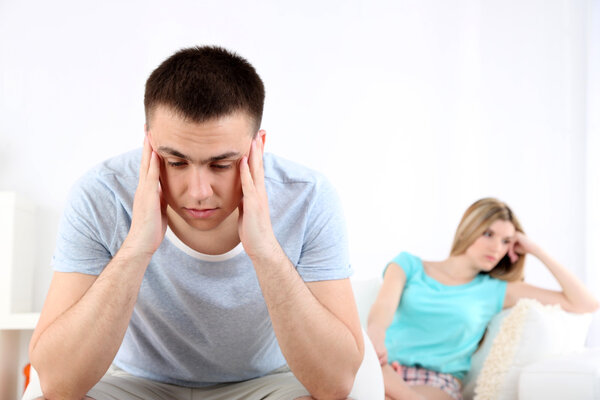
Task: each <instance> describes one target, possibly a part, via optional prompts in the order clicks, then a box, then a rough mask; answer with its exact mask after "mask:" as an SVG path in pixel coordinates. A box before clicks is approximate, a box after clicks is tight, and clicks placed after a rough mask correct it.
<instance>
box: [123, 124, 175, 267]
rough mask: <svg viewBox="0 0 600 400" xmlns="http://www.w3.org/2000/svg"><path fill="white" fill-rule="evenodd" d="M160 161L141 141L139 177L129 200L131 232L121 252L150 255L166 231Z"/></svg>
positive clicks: (147, 142)
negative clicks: (131, 202) (142, 146)
mask: <svg viewBox="0 0 600 400" xmlns="http://www.w3.org/2000/svg"><path fill="white" fill-rule="evenodd" d="M159 178H160V158H159V155H158V154H157V153H156V152H155V151H154V150H153V149H152V146H151V144H150V141H149V139H148V135H146V137H145V138H144V149H143V150H142V162H141V164H140V177H139V181H138V187H137V189H136V191H135V197H134V200H133V215H132V217H131V228H130V229H129V234H128V235H127V238H126V239H125V241H124V243H123V246H122V247H121V248H122V249H127V250H131V251H134V252H137V253H140V254H147V255H150V256H151V255H152V254H154V252H155V251H156V250H157V249H158V247H159V246H160V243H161V242H162V241H163V238H164V236H165V232H166V230H167V215H166V209H167V204H166V202H165V200H164V198H163V195H162V189H161V186H160V179H159Z"/></svg>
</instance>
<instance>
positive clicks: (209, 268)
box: [53, 150, 352, 387]
mask: <svg viewBox="0 0 600 400" xmlns="http://www.w3.org/2000/svg"><path fill="white" fill-rule="evenodd" d="M140 158H141V151H140V150H136V151H132V152H129V153H126V154H124V155H121V156H118V157H115V158H112V159H110V160H108V161H106V162H104V163H103V164H101V165H99V166H97V167H96V168H94V169H92V170H91V171H90V172H88V173H87V174H86V175H85V176H84V177H83V178H82V179H80V180H79V181H78V182H77V184H76V185H75V186H74V188H73V189H72V191H71V194H70V197H69V199H68V202H67V206H66V209H65V212H64V215H63V217H62V220H61V223H60V226H59V232H58V238H57V245H56V251H55V254H54V257H53V267H54V269H55V270H56V271H61V272H80V273H84V274H91V275H98V274H100V273H101V272H102V270H103V269H104V267H105V266H106V265H107V264H108V263H109V262H110V260H111V258H112V257H113V256H114V255H115V253H116V252H117V251H118V250H119V248H120V246H121V244H122V243H123V240H124V239H125V237H126V235H127V233H128V231H129V227H130V225H131V211H132V204H133V196H134V193H135V189H136V186H137V182H138V169H139V165H140ZM264 166H265V185H266V189H267V193H268V196H269V208H270V215H271V222H272V225H273V230H274V232H275V236H276V237H277V240H278V241H279V243H280V244H281V247H282V248H283V250H284V251H285V254H286V255H287V256H288V258H289V259H290V260H291V262H292V263H293V265H295V266H296V270H297V271H298V273H299V274H300V276H301V277H302V279H303V280H304V281H306V282H311V281H320V280H333V279H344V278H348V277H349V276H350V275H351V272H352V271H351V268H350V263H349V256H348V243H347V234H346V228H345V223H344V218H343V215H342V211H341V207H340V202H339V200H338V197H337V195H336V193H335V191H334V189H333V188H332V186H331V185H330V184H329V182H328V181H327V180H326V179H324V178H323V177H322V176H321V175H320V174H318V173H316V172H314V171H311V170H309V169H307V168H305V167H302V166H299V165H297V164H294V163H292V162H289V161H286V160H283V159H281V158H278V157H275V156H273V155H270V154H266V155H265V156H264ZM89 328H90V329H94V327H93V326H91V327H89ZM298 334H301V333H300V332H299V333H298ZM285 363H286V361H285V359H284V357H283V355H282V354H281V350H280V349H279V345H278V343H277V339H276V337H275V334H274V332H273V327H272V325H271V320H270V318H269V314H268V312H267V307H266V304H265V301H264V298H263V296H262V292H261V290H260V287H259V284H258V279H257V277H256V273H255V270H254V267H253V265H252V263H251V261H250V258H249V257H248V256H247V255H246V253H245V252H244V249H243V246H242V245H241V243H240V245H239V246H237V247H236V248H234V249H232V250H231V251H229V252H228V253H226V254H222V255H217V256H210V255H205V254H201V253H198V252H196V251H194V250H193V249H191V248H189V247H187V246H186V245H185V244H184V243H183V242H181V241H180V240H179V239H178V238H177V237H176V236H175V235H174V234H173V233H172V232H171V231H168V232H167V235H166V237H165V240H163V242H162V244H161V245H160V247H159V249H158V250H157V251H156V253H155V254H154V256H153V257H152V260H151V262H150V264H149V266H148V269H147V270H146V273H145V275H144V279H143V282H142V286H141V288H140V292H139V297H138V300H137V303H136V305H135V309H134V311H133V315H132V317H131V321H130V323H129V328H128V329H127V332H126V334H125V337H124V339H123V343H122V345H121V347H120V349H119V352H118V353H117V355H116V358H115V360H114V364H115V365H116V366H118V367H119V368H122V369H123V370H125V371H127V372H129V373H131V374H134V375H136V376H140V377H144V378H148V379H153V380H157V381H161V382H166V383H171V384H175V385H181V386H188V387H201V386H206V385H211V384H215V383H222V382H233V381H242V380H247V379H251V378H255V377H258V376H261V375H264V374H266V373H268V372H270V371H272V370H274V369H276V368H279V367H281V366H283V365H285Z"/></svg>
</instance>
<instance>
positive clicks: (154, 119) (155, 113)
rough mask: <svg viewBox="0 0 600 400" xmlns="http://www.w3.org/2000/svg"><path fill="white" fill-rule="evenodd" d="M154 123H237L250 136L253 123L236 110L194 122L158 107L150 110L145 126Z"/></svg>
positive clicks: (200, 124) (252, 132)
mask: <svg viewBox="0 0 600 400" xmlns="http://www.w3.org/2000/svg"><path fill="white" fill-rule="evenodd" d="M156 123H171V124H187V125H196V126H203V125H215V124H222V123H237V124H238V125H243V126H244V127H245V128H247V130H248V132H249V133H250V134H254V133H255V132H254V131H255V130H256V128H255V126H254V125H255V121H254V119H253V118H252V117H251V116H250V114H248V113H247V112H246V111H243V110H237V111H233V112H231V113H229V114H224V115H218V116H214V117H210V118H207V119H204V120H195V119H192V118H189V116H186V115H185V114H184V113H182V112H179V111H178V110H176V109H175V108H173V107H168V106H163V105H159V106H157V107H155V108H154V110H152V111H151V112H150V113H149V115H148V121H147V124H148V126H149V127H151V126H152V125H155V124H156Z"/></svg>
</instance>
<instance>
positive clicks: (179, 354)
mask: <svg viewBox="0 0 600 400" xmlns="http://www.w3.org/2000/svg"><path fill="white" fill-rule="evenodd" d="M263 103H264V87H263V83H262V81H261V79H260V77H259V76H258V74H257V73H256V71H255V70H254V68H253V67H252V66H251V65H250V64H249V63H248V62H247V61H246V60H245V59H243V58H241V57H239V56H238V55H236V54H233V53H230V52H228V51H227V50H224V49H222V48H218V47H197V48H189V49H184V50H181V51H179V52H177V53H175V54H174V55H173V56H171V57H170V58H168V59H167V60H165V61H164V62H163V63H162V64H161V65H160V66H159V67H158V68H157V69H156V70H155V71H154V72H153V73H152V74H151V75H150V77H149V79H148V81H147V82H146V92H145V98H144V105H145V110H146V125H145V132H146V136H145V139H144V145H143V150H142V151H141V153H140V152H139V150H138V151H134V152H130V153H126V154H124V155H121V156H118V157H115V158H113V159H110V160H108V161H106V162H105V163H103V164H101V165H100V166H98V167H96V168H95V169H93V170H92V171H91V172H89V173H88V174H86V175H85V176H84V177H83V178H82V179H81V180H80V181H79V182H78V183H77V185H75V187H74V189H73V191H72V193H71V196H70V198H69V201H68V205H67V208H66V210H65V213H64V216H63V218H62V221H61V224H60V228H59V234H58V241H57V248H56V252H55V255H54V258H53V268H54V270H55V272H54V276H53V278H52V283H51V285H50V289H49V292H48V296H47V299H46V302H45V304H44V308H43V310H42V313H41V316H40V320H39V323H38V325H37V328H36V330H35V332H34V334H33V337H32V339H31V344H30V358H31V362H32V365H33V366H34V367H35V369H36V370H37V371H38V373H39V376H40V381H41V387H42V390H43V395H44V397H45V398H48V399H51V400H53V399H81V398H93V399H98V400H102V399H179V398H186V399H187V398H194V399H196V398H198V399H234V398H252V399H254V398H256V399H258V398H261V399H262V398H268V399H292V398H310V397H309V396H313V397H315V398H344V397H346V396H348V394H349V392H350V389H351V388H352V384H353V381H354V377H355V374H356V371H357V370H358V367H359V365H360V363H361V360H362V355H363V342H362V332H361V328H360V323H359V319H358V313H357V310H356V306H355V302H354V298H353V294H352V290H351V286H350V283H349V279H348V277H349V275H350V273H351V270H350V267H349V262H348V251H347V240H346V233H345V228H344V223H343V217H342V215H341V213H340V207H339V204H338V199H337V197H336V195H335V193H334V191H333V189H332V188H331V186H330V185H329V184H328V183H327V181H326V180H324V179H323V178H322V177H321V176H320V175H318V174H316V173H314V172H312V171H310V170H307V169H306V168H303V167H300V166H298V165H296V164H293V163H290V162H288V161H285V160H282V159H279V158H277V157H275V156H272V155H268V154H267V155H264V157H263V148H264V143H265V136H266V135H265V131H264V130H259V128H260V123H261V117H262V110H263ZM138 170H139V173H138V172H137V171H138ZM134 194H135V196H134ZM304 396H306V397H304Z"/></svg>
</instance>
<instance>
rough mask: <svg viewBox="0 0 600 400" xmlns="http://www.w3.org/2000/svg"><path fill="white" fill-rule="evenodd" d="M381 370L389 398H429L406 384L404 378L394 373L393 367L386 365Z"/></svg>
mask: <svg viewBox="0 0 600 400" xmlns="http://www.w3.org/2000/svg"><path fill="white" fill-rule="evenodd" d="M381 369H382V372H383V384H384V385H385V395H386V397H387V398H389V399H392V400H427V397H425V396H424V395H423V394H421V393H419V392H417V391H415V390H413V389H412V387H411V386H409V385H408V384H407V383H406V382H404V379H402V376H400V374H398V373H397V372H396V371H394V369H393V368H392V366H391V365H389V364H386V365H384V366H383V367H381Z"/></svg>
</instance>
